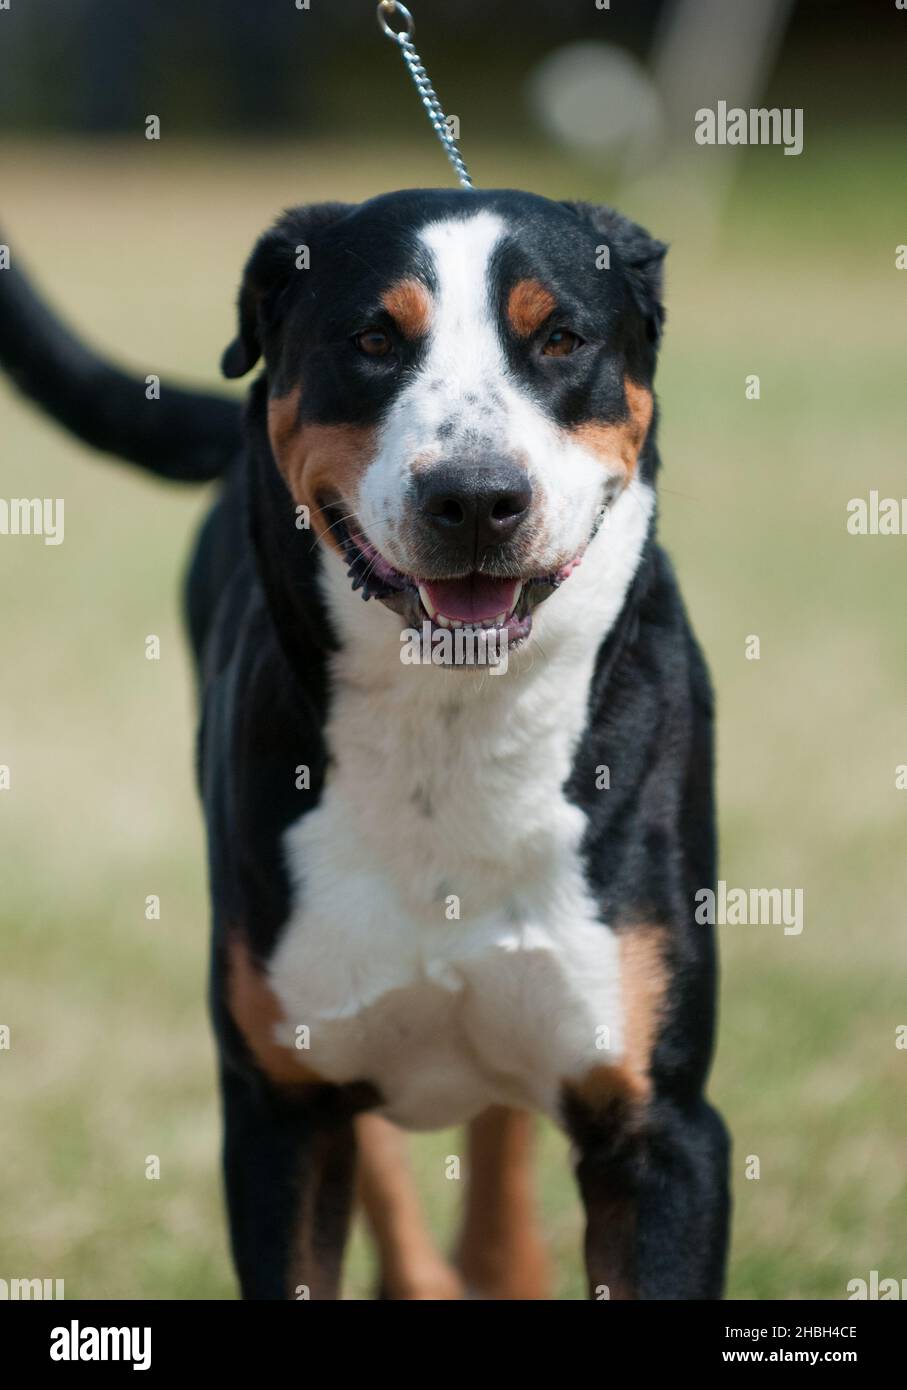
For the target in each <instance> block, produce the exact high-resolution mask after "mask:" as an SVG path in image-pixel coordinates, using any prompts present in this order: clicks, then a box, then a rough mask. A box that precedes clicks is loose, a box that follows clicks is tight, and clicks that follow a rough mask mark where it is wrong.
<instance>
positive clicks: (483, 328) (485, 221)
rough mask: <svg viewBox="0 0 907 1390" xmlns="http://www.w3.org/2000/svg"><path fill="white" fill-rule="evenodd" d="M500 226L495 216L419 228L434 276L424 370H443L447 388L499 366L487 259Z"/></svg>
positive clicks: (482, 379) (480, 379)
mask: <svg viewBox="0 0 907 1390" xmlns="http://www.w3.org/2000/svg"><path fill="white" fill-rule="evenodd" d="M505 231H506V228H505V224H504V222H503V221H502V219H501V218H500V217H498V216H497V215H496V214H495V213H492V212H485V211H483V212H479V213H477V214H476V215H475V216H474V217H463V218H460V217H456V218H453V217H452V218H447V219H445V220H444V221H443V222H430V223H429V224H428V226H426V227H424V228H423V229H422V231H421V232H420V234H419V235H420V239H421V241H422V242H423V244H424V245H425V246H426V247H427V249H428V251H429V253H430V255H431V260H432V268H433V270H434V273H435V278H436V282H437V290H436V312H435V316H434V321H433V331H432V337H431V342H430V345H429V351H428V357H427V360H426V363H425V366H424V369H423V370H424V371H425V372H426V373H430V374H432V375H435V376H441V375H443V377H444V380H445V385H446V386H447V388H448V390H450V388H451V387H452V386H453V387H456V386H457V384H459V385H460V386H465V385H466V378H467V376H468V378H469V382H470V383H485V384H487V383H488V381H489V375H488V374H489V373H493V374H494V375H495V376H500V375H501V374H502V373H503V371H504V360H503V354H502V351H501V343H500V339H499V337H498V331H497V325H496V322H495V318H496V314H495V307H494V304H493V302H492V290H491V262H492V258H493V256H494V252H495V250H496V248H497V247H498V245H499V243H500V242H501V240H502V238H503V236H504V233H505Z"/></svg>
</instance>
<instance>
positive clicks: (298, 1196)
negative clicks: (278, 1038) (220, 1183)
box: [222, 1067, 356, 1299]
mask: <svg viewBox="0 0 907 1390" xmlns="http://www.w3.org/2000/svg"><path fill="white" fill-rule="evenodd" d="M330 1089H331V1090H332V1089H333V1088H330ZM222 1091H223V1101H224V1176H225V1182H226V1191H227V1207H228V1210H229V1217H230V1236H231V1242H232V1246H233V1258H234V1262H235V1264H236V1269H237V1273H238V1275H239V1282H240V1288H241V1291H242V1296H243V1298H248V1299H333V1298H337V1297H339V1288H340V1275H341V1265H342V1259H343V1251H344V1246H345V1244H346V1237H347V1232H348V1229H349V1219H350V1210H351V1207H352V1201H353V1189H354V1179H355V1162H356V1144H355V1135H354V1131H353V1121H352V1115H351V1114H350V1113H348V1112H347V1111H346V1110H345V1109H344V1107H342V1106H338V1105H335V1104H332V1096H331V1095H329V1094H327V1091H328V1088H314V1087H312V1088H309V1087H304V1088H300V1092H299V1094H282V1093H280V1092H278V1091H277V1090H276V1089H275V1088H273V1087H270V1086H268V1085H265V1084H262V1083H261V1082H260V1081H259V1080H258V1079H257V1078H256V1077H254V1076H247V1075H244V1074H243V1073H241V1072H240V1071H237V1070H234V1069H232V1068H229V1067H225V1069H224V1074H223V1082H222Z"/></svg>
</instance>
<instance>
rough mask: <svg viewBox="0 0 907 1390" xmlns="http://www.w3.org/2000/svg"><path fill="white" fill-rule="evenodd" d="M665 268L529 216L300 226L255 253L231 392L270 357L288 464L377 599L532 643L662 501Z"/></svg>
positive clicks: (442, 209)
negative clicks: (613, 512) (576, 581)
mask: <svg viewBox="0 0 907 1390" xmlns="http://www.w3.org/2000/svg"><path fill="white" fill-rule="evenodd" d="M664 252H665V248H664V246H662V245H661V244H660V243H659V242H656V241H653V240H652V239H651V238H650V237H649V236H648V234H647V233H646V232H644V231H643V230H642V229H641V228H639V227H637V226H635V225H634V224H633V223H631V222H629V221H627V220H626V219H625V218H623V217H621V216H620V215H619V214H617V213H615V212H613V211H611V210H609V209H606V208H599V207H593V206H590V205H586V204H581V203H557V202H551V201H549V200H548V199H545V198H540V197H536V196H534V195H532V194H528V193H518V192H490V193H485V192H481V193H476V192H468V191H464V192H459V191H450V192H448V191H440V190H438V191H434V190H432V191H424V190H422V191H418V190H417V191H406V192H400V193H392V194H388V195H385V196H383V197H380V198H376V199H374V200H373V201H371V202H367V203H364V204H362V205H360V206H346V205H342V204H327V205H321V206H315V207H310V208H298V209H293V210H291V211H289V212H287V213H286V214H285V215H284V216H283V217H282V218H281V219H280V221H279V222H278V223H277V224H276V226H275V227H274V228H273V229H272V230H271V231H269V232H267V233H266V234H265V235H264V236H263V237H262V238H261V239H260V241H259V242H258V244H257V246H256V247H255V249H254V251H253V253H252V256H251V258H250V260H249V262H248V265H247V267H246V272H245V277H244V280H243V284H242V288H241V292H240V327H239V335H238V337H237V338H236V340H235V341H234V342H233V343H232V344H231V346H230V347H229V348H228V349H227V351H226V353H225V355H224V362H223V370H224V372H225V374H226V375H227V376H230V377H235V376H240V375H242V374H243V373H244V372H247V371H248V370H249V369H250V368H251V367H252V366H254V364H255V362H256V361H257V360H258V358H259V356H261V355H263V356H264V359H265V363H266V369H267V391H268V420H267V428H268V435H269V439H270V446H271V450H272V452H273V455H274V459H275V460H276V463H277V466H278V468H279V469H280V471H281V473H282V475H283V478H284V480H285V482H286V484H287V487H288V488H289V491H290V493H291V494H292V497H293V498H294V499H295V502H296V504H297V505H298V506H301V507H305V508H306V509H308V510H307V515H309V516H310V518H311V525H312V528H313V530H314V532H315V533H316V535H317V537H318V539H319V541H320V542H321V544H322V545H323V546H324V547H325V548H326V550H327V551H328V552H329V553H330V554H332V556H333V559H332V560H330V561H329V562H328V563H333V564H335V565H339V564H342V566H343V567H344V569H346V570H347V571H348V574H349V581H350V584H351V586H352V587H353V588H357V589H358V590H359V592H360V593H361V595H362V597H364V598H376V599H379V600H380V601H381V602H382V603H383V604H385V605H386V606H388V607H389V608H391V609H393V610H394V611H395V612H397V613H399V614H400V615H401V616H402V618H403V619H404V622H405V624H406V625H411V626H421V625H422V624H423V623H424V622H425V621H427V620H430V621H431V622H432V623H433V624H434V625H436V626H438V627H442V628H450V627H456V626H458V625H467V626H471V627H489V626H491V627H495V628H498V629H501V630H503V632H504V633H505V634H506V638H507V640H508V641H509V643H510V644H511V645H516V644H519V643H520V642H523V641H525V640H526V638H527V637H528V636H529V634H530V631H531V628H532V617H533V610H534V609H535V608H536V607H537V605H538V604H539V603H541V602H542V601H543V600H545V599H546V598H548V597H549V596H550V595H551V594H552V593H553V592H554V590H555V589H557V588H558V587H559V586H560V585H561V584H563V583H564V582H565V581H567V580H568V579H569V577H570V575H571V573H572V571H573V570H574V569H575V568H576V566H577V565H578V564H580V562H581V561H582V559H583V556H584V553H585V552H586V550H587V548H588V547H589V545H590V543H591V541H592V540H593V538H594V537H595V536H596V533H597V532H598V530H599V528H600V526H601V525H602V521H603V519H604V517H605V516H606V513H607V509H608V507H609V506H610V504H611V503H612V502H615V501H616V499H618V498H619V496H620V494H621V493H622V492H623V491H624V490H625V489H626V488H627V487H628V485H630V484H631V482H633V481H634V480H637V481H640V482H642V483H643V484H646V483H650V482H651V481H652V476H653V474H654V470H655V466H656V455H655V450H654V447H653V446H652V443H651V434H652V423H653V410H654V406H653V393H652V381H653V376H654V370H655V359H656V353H657V347H658V340H659V335H660V331H661V325H662V321H663V310H662V307H661V265H662V259H663V256H664ZM647 446H648V447H647Z"/></svg>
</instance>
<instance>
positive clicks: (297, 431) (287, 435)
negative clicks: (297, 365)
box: [268, 386, 375, 551]
mask: <svg viewBox="0 0 907 1390" xmlns="http://www.w3.org/2000/svg"><path fill="white" fill-rule="evenodd" d="M301 390H302V388H301V387H300V386H296V387H294V389H293V390H292V391H290V392H289V394H288V395H286V396H274V397H272V398H271V400H270V401H269V402H268V437H269V439H270V441H271V449H272V450H273V453H274V458H275V459H276V461H277V466H278V468H279V469H280V471H281V473H282V474H283V476H284V479H285V480H286V484H287V486H288V488H289V489H290V492H291V493H292V495H293V498H294V500H295V501H296V502H297V503H298V504H299V505H300V506H304V507H308V509H309V514H310V516H311V521H312V527H313V529H314V531H315V534H316V535H317V536H318V538H319V539H320V540H326V541H327V542H328V543H329V544H330V545H333V546H334V548H335V549H336V550H338V551H339V549H340V546H339V543H338V540H337V537H336V535H335V534H334V532H332V531H331V530H330V528H329V526H328V523H327V521H326V520H325V518H324V516H323V514H322V512H321V508H320V507H319V506H318V503H317V500H316V499H317V498H318V497H319V496H320V495H322V494H324V493H333V494H337V495H339V498H340V504H341V505H342V507H343V512H344V515H346V514H347V513H349V512H351V511H354V510H355V504H356V499H357V497H358V494H359V487H360V484H361V482H362V476H363V474H364V473H365V470H366V469H367V468H368V466H369V464H370V463H371V461H372V459H373V458H374V454H375V431H374V429H373V428H372V427H371V426H370V425H300V424H299V397H300V392H301Z"/></svg>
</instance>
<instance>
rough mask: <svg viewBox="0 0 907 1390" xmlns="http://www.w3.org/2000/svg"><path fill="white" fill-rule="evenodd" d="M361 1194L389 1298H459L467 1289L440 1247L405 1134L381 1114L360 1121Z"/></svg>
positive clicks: (366, 1116) (384, 1289)
mask: <svg viewBox="0 0 907 1390" xmlns="http://www.w3.org/2000/svg"><path fill="white" fill-rule="evenodd" d="M355 1125H356V1140H357V1145H358V1150H359V1194H360V1196H361V1198H362V1204H363V1206H364V1208H365V1214H366V1218H367V1220H368V1223H369V1225H370V1227H371V1229H372V1234H373V1236H374V1238H375V1243H376V1245H377V1248H378V1260H379V1264H380V1269H381V1285H382V1289H383V1291H384V1293H385V1296H386V1297H388V1298H391V1299H401V1300H402V1299H405V1300H425V1299H443V1300H450V1299H458V1298H462V1297H463V1285H462V1283H461V1281H460V1279H459V1276H458V1275H457V1273H456V1271H455V1270H454V1269H452V1268H451V1266H450V1265H449V1264H448V1263H447V1261H446V1260H445V1259H444V1257H443V1255H442V1254H441V1252H440V1251H439V1250H438V1248H437V1247H436V1245H435V1243H434V1241H433V1239H432V1236H431V1233H430V1231H429V1229H428V1223H427V1222H426V1220H425V1215H424V1213H423V1211H422V1206H421V1203H420V1201H419V1193H418V1190H417V1188H416V1183H415V1179H414V1177H413V1173H412V1169H411V1167H410V1163H409V1150H408V1146H407V1143H406V1137H405V1135H404V1134H403V1133H402V1132H401V1130H399V1129H398V1128H397V1126H396V1125H393V1124H391V1123H390V1121H389V1120H385V1119H383V1118H382V1117H381V1116H380V1115H359V1116H357V1117H356V1121H355Z"/></svg>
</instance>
